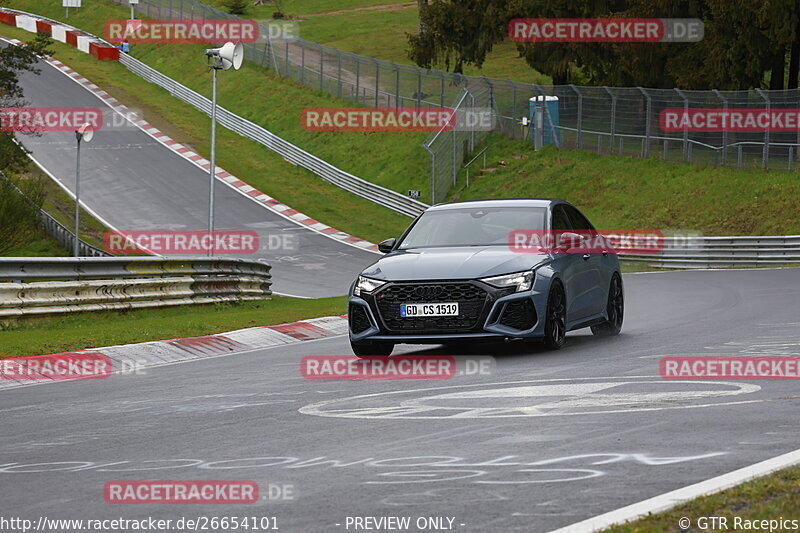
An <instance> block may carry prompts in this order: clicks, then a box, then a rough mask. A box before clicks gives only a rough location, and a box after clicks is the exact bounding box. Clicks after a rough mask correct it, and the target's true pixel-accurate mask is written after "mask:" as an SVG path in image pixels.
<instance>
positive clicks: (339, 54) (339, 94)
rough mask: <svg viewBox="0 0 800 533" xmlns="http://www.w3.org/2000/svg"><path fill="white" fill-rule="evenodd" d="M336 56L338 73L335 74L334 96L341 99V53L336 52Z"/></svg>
mask: <svg viewBox="0 0 800 533" xmlns="http://www.w3.org/2000/svg"><path fill="white" fill-rule="evenodd" d="M336 55H337V57H338V58H339V72H338V73H337V74H336V82H337V89H336V95H337V96H338V97H339V98H341V97H342V51H341V50H336Z"/></svg>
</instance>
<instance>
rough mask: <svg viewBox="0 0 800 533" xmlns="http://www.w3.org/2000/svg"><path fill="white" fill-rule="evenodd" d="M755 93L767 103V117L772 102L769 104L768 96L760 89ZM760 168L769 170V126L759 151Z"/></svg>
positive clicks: (769, 113)
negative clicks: (761, 148)
mask: <svg viewBox="0 0 800 533" xmlns="http://www.w3.org/2000/svg"><path fill="white" fill-rule="evenodd" d="M756 92H757V93H758V95H759V96H761V98H763V99H764V101H765V102H766V103H767V116H770V115H771V112H770V108H771V107H772V102H770V100H769V96H768V95H767V93H765V92H764V91H762V90H761V89H756ZM761 168H769V126H768V127H766V128H764V149H763V150H762V151H761Z"/></svg>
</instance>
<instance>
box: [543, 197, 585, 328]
mask: <svg viewBox="0 0 800 533" xmlns="http://www.w3.org/2000/svg"><path fill="white" fill-rule="evenodd" d="M565 207H566V206H565V205H564V204H558V205H556V206H555V207H553V210H552V213H551V221H550V228H551V230H552V231H553V237H554V238H555V237H557V235H558V234H560V233H562V232H570V231H573V227H572V222H571V221H570V219H569V215H567V211H566V210H565V209H564V208H565ZM553 255H554V256H555V262H556V265H557V266H556V268H557V269H558V270H559V271H560V272H561V276H562V280H563V282H564V292H565V293H566V299H567V328H569V327H570V324H576V323H579V322H580V321H581V320H584V319H586V318H587V317H588V316H589V315H590V314H591V310H590V309H588V308H587V305H588V304H589V303H590V302H589V294H590V292H591V283H592V279H591V278H592V277H593V275H592V273H591V271H590V264H589V263H588V262H587V261H585V260H584V259H583V257H582V254H579V253H578V254H576V253H572V252H560V251H557V250H556V251H554V252H553Z"/></svg>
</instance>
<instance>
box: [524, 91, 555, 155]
mask: <svg viewBox="0 0 800 533" xmlns="http://www.w3.org/2000/svg"><path fill="white" fill-rule="evenodd" d="M528 102H529V115H528V117H529V118H530V135H531V140H532V141H534V142H536V133H537V131H538V130H540V131H541V135H542V140H541V143H542V144H555V145H557V146H558V145H560V144H561V143H560V141H561V138H560V137H559V131H558V129H557V128H558V126H559V125H560V124H559V118H558V96H534V97H533V98H531V99H530V100H529V101H528ZM545 109H546V112H545Z"/></svg>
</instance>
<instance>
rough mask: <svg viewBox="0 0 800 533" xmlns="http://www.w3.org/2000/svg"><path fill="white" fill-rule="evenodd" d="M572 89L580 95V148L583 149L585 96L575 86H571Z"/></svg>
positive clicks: (578, 126) (578, 127)
mask: <svg viewBox="0 0 800 533" xmlns="http://www.w3.org/2000/svg"><path fill="white" fill-rule="evenodd" d="M570 87H572V90H573V91H575V94H577V95H578V125H577V129H578V148H580V149H583V95H582V94H581V92H580V91H579V90H578V88H577V87H575V86H574V85H570Z"/></svg>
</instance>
